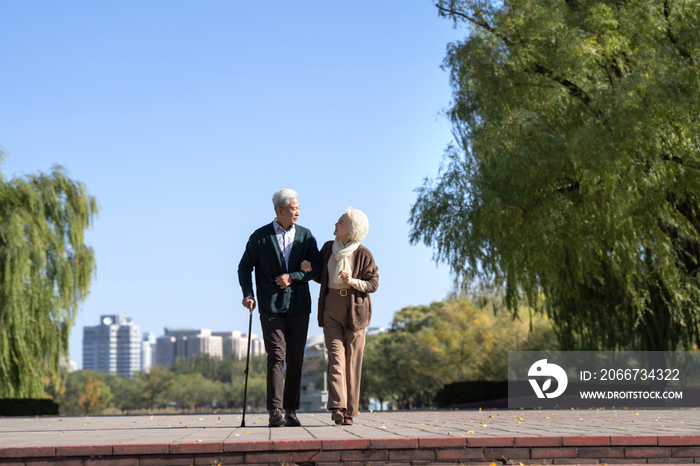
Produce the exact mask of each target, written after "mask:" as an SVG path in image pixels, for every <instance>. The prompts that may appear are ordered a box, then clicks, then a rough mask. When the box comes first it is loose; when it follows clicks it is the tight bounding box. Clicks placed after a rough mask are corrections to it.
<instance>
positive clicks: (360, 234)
mask: <svg viewBox="0 0 700 466" xmlns="http://www.w3.org/2000/svg"><path fill="white" fill-rule="evenodd" d="M345 213H346V214H348V217H350V241H351V242H357V243H359V242H360V241H362V240H363V239H365V237H366V236H367V233H369V219H368V218H367V216H366V215H365V214H364V212H362V211H361V210H358V209H353V208H352V207H350V206H347V207H346V208H345Z"/></svg>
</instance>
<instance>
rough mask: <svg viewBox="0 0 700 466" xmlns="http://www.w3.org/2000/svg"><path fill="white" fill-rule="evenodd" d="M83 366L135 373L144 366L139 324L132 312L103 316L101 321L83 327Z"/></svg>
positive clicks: (99, 369)
mask: <svg viewBox="0 0 700 466" xmlns="http://www.w3.org/2000/svg"><path fill="white" fill-rule="evenodd" d="M83 369H92V370H95V371H100V372H107V373H110V374H117V373H118V374H121V375H128V376H132V375H134V374H135V373H136V372H138V371H140V370H141V338H140V332H139V326H138V325H136V324H135V323H134V322H133V321H132V320H131V318H130V317H129V316H126V315H122V314H116V315H104V316H100V324H99V325H96V326H94V327H83Z"/></svg>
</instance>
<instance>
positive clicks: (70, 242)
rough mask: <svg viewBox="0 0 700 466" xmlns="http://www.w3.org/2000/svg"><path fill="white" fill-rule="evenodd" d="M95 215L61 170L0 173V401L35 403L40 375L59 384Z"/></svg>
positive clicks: (91, 201) (89, 267) (87, 271)
mask: <svg viewBox="0 0 700 466" xmlns="http://www.w3.org/2000/svg"><path fill="white" fill-rule="evenodd" d="M3 155H4V154H3V153H2V152H0V161H1V160H2V158H3ZM96 213H97V204H96V201H95V198H94V197H92V196H89V195H88V194H87V192H86V189H85V186H83V184H81V183H78V182H75V181H73V180H71V179H70V178H68V177H67V175H66V173H65V172H64V171H63V170H62V169H61V167H54V168H53V170H52V172H51V173H50V174H43V173H40V174H38V175H28V176H25V177H22V178H13V179H11V180H9V181H8V180H5V179H4V177H2V175H1V174H0V398H32V397H39V398H41V397H43V394H44V377H45V376H47V375H48V376H54V377H52V378H53V379H54V380H57V379H58V378H57V377H55V376H56V374H57V372H58V370H59V360H60V358H61V356H67V355H68V336H69V333H70V329H71V326H72V325H73V323H74V320H75V315H76V312H77V310H78V305H79V303H80V301H81V300H82V299H83V298H84V297H85V296H86V295H87V293H88V289H89V286H90V281H91V278H92V276H93V272H94V270H95V258H94V255H93V251H92V249H91V248H90V247H88V246H86V245H85V243H84V238H83V233H84V231H85V229H86V228H88V226H89V225H90V223H91V220H92V218H93V217H94V215H95V214H96Z"/></svg>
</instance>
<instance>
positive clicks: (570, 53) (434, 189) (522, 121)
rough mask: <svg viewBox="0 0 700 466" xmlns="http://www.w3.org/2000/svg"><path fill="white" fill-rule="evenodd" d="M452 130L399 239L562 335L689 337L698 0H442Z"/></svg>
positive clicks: (696, 234)
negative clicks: (451, 35)
mask: <svg viewBox="0 0 700 466" xmlns="http://www.w3.org/2000/svg"><path fill="white" fill-rule="evenodd" d="M436 6H437V8H438V11H439V14H440V15H442V16H444V17H448V18H450V19H451V20H452V21H454V23H455V24H456V25H457V26H459V25H466V32H465V35H466V38H465V39H464V40H463V41H461V42H457V43H453V44H450V45H449V46H448V53H447V56H446V58H445V62H444V67H445V69H447V70H448V71H449V72H450V79H451V84H452V88H453V91H454V92H453V102H452V104H451V107H450V109H449V110H448V115H449V117H450V118H451V120H452V122H453V128H454V135H455V141H456V142H455V143H454V144H453V145H452V146H451V147H449V148H448V149H447V151H446V154H445V160H444V163H443V166H442V168H441V171H440V173H439V176H438V178H437V179H436V180H434V181H433V180H426V181H425V183H424V185H423V186H422V187H421V188H419V189H418V198H417V201H416V203H415V204H414V205H413V207H412V212H411V219H410V223H411V226H412V230H411V233H410V238H411V241H412V242H413V243H416V242H420V241H423V242H425V243H426V244H428V245H432V246H433V247H434V251H435V258H436V259H437V260H439V261H444V262H446V263H448V264H449V265H450V267H451V269H452V270H453V271H454V273H455V275H456V277H457V279H458V281H461V283H462V284H463V285H464V284H470V283H476V282H481V283H486V284H489V285H492V286H496V287H502V289H504V290H505V294H506V298H507V303H508V306H509V307H510V309H511V310H512V311H513V312H517V311H516V301H517V299H518V298H519V297H521V296H523V295H526V296H527V297H528V299H529V301H530V302H531V304H534V305H536V306H537V308H538V309H539V310H540V311H543V312H547V313H548V314H549V316H550V318H551V319H552V321H553V323H554V325H555V328H556V332H557V334H558V339H559V342H560V345H562V347H563V348H568V349H571V348H585V349H602V348H605V349H614V348H638V349H648V350H671V349H676V348H678V347H679V345H680V347H683V348H692V347H693V346H694V345H697V344H698V343H700V335H699V331H698V323H699V321H698V319H699V317H700V279H699V270H700V269H699V266H698V264H699V263H700V125H699V124H698V121H700V66H699V63H700V54H699V52H700V28H699V27H698V25H700V3H698V2H697V0H538V1H531V0H504V1H502V2H500V1H499V2H488V1H483V0H440V1H439V2H438V3H437V5H436Z"/></svg>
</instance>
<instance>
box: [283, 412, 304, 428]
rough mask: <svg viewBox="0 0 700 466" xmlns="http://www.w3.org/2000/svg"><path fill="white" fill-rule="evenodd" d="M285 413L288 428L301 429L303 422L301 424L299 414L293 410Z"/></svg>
mask: <svg viewBox="0 0 700 466" xmlns="http://www.w3.org/2000/svg"><path fill="white" fill-rule="evenodd" d="M284 413H285V414H284V419H285V420H286V421H287V427H301V422H299V418H297V413H295V412H294V410H293V409H287V410H285V412H284Z"/></svg>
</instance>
